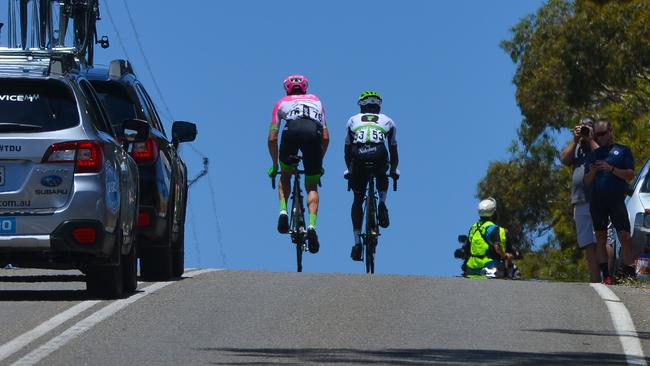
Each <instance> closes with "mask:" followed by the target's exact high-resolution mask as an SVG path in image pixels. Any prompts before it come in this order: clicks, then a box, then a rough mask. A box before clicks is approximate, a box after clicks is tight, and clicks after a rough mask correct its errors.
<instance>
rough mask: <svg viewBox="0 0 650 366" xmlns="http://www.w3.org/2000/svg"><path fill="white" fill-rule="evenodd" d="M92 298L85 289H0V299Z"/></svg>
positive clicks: (50, 299)
mask: <svg viewBox="0 0 650 366" xmlns="http://www.w3.org/2000/svg"><path fill="white" fill-rule="evenodd" d="M84 300H93V299H92V298H91V296H89V295H88V292H86V290H0V301H84Z"/></svg>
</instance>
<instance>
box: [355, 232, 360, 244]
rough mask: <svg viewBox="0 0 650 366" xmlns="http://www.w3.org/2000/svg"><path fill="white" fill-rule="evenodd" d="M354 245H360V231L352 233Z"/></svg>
mask: <svg viewBox="0 0 650 366" xmlns="http://www.w3.org/2000/svg"><path fill="white" fill-rule="evenodd" d="M354 244H355V245H359V244H361V232H360V231H355V232H354Z"/></svg>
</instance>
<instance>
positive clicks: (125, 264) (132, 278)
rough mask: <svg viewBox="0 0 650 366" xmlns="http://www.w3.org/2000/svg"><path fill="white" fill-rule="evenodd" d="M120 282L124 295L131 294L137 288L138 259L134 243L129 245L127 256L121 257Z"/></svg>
mask: <svg viewBox="0 0 650 366" xmlns="http://www.w3.org/2000/svg"><path fill="white" fill-rule="evenodd" d="M122 281H123V285H122V286H123V287H124V292H126V293H132V292H134V291H135V290H136V289H137V288H138V257H137V256H136V254H135V243H133V244H131V250H129V254H127V255H123V256H122Z"/></svg>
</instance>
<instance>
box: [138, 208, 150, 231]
mask: <svg viewBox="0 0 650 366" xmlns="http://www.w3.org/2000/svg"><path fill="white" fill-rule="evenodd" d="M149 225H151V212H149V211H140V212H139V213H138V226H140V227H145V226H149Z"/></svg>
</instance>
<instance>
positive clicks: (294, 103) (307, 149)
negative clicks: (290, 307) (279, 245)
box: [268, 75, 329, 253]
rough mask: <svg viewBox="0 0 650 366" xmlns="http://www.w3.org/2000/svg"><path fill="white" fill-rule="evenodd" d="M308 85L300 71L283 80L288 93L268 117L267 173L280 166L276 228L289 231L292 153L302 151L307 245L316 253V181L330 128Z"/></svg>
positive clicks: (321, 171)
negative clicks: (306, 213) (307, 221)
mask: <svg viewBox="0 0 650 366" xmlns="http://www.w3.org/2000/svg"><path fill="white" fill-rule="evenodd" d="M308 85H309V84H308V80H307V78H306V77H304V76H302V75H291V76H289V77H287V78H286V79H285V80H284V89H285V91H286V92H287V95H286V96H285V97H283V98H282V99H280V100H279V101H278V102H277V103H276V104H275V108H273V116H272V117H271V128H270V130H269V138H268V145H269V154H270V155H271V160H272V161H273V166H272V167H271V168H269V171H268V174H269V176H271V177H273V176H275V175H276V174H277V173H278V167H279V168H280V171H281V178H280V184H279V186H278V193H279V196H280V216H279V217H278V231H279V232H280V233H283V234H284V233H287V232H288V231H289V215H288V213H287V198H288V197H289V195H290V192H291V173H292V172H293V170H294V167H293V165H294V164H295V163H296V161H295V156H296V155H297V154H298V151H300V152H302V159H303V166H304V170H305V188H306V190H307V192H308V193H307V202H308V206H309V226H308V227H307V244H308V245H307V246H308V248H309V251H310V252H311V253H317V252H318V249H319V248H320V245H319V242H318V235H316V215H317V213H318V182H319V180H320V177H321V175H322V173H323V157H324V156H325V152H326V151H327V146H328V144H329V132H328V131H327V124H326V122H325V110H324V108H323V104H322V103H321V101H320V99H318V97H316V96H315V95H313V94H307V87H308ZM282 120H284V121H285V124H284V127H283V128H282V140H281V142H280V148H279V150H278V134H279V130H280V127H281V126H280V125H281V121H282ZM278 163H279V164H278Z"/></svg>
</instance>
